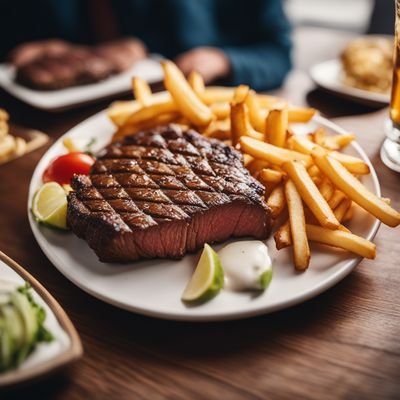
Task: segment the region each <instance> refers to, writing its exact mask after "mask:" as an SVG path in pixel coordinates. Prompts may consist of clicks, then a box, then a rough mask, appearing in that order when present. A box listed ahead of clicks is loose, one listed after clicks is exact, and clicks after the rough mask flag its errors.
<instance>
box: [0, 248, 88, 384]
mask: <svg viewBox="0 0 400 400" xmlns="http://www.w3.org/2000/svg"><path fill="white" fill-rule="evenodd" d="M0 278H1V279H4V280H7V281H10V282H15V283H16V284H17V285H18V286H20V285H24V284H25V282H29V283H30V284H31V286H32V290H31V293H32V295H33V298H34V300H35V301H36V302H37V303H38V304H40V305H41V306H42V307H43V308H44V309H45V311H46V319H45V322H44V325H45V327H46V328H47V329H48V330H49V331H50V332H51V334H52V335H53V340H52V341H51V342H49V343H39V344H38V345H37V346H36V348H35V350H34V351H33V352H32V354H30V355H29V356H28V358H27V359H26V360H25V361H24V362H23V363H22V364H21V365H20V366H19V367H18V368H16V369H12V370H10V371H7V372H5V373H0V388H1V387H3V386H9V385H15V384H20V383H22V382H25V381H29V380H32V379H36V378H38V377H41V376H43V375H45V374H48V373H50V372H52V371H54V370H55V369H58V368H60V367H62V366H65V365H67V364H69V363H70V362H72V361H74V360H76V359H77V358H79V357H80V356H81V354H82V345H81V342H80V339H79V337H78V335H77V333H76V331H75V328H74V327H73V326H72V323H71V321H70V320H69V318H68V317H67V316H66V314H65V312H64V311H63V310H62V308H61V306H60V305H59V304H58V303H57V302H56V300H55V299H54V298H53V297H52V296H51V295H50V294H49V293H48V292H47V291H46V289H44V288H43V286H41V284H40V283H39V282H38V281H36V280H35V279H34V278H33V277H32V276H31V275H30V274H29V273H28V272H27V271H25V270H24V269H23V268H22V267H21V266H19V265H18V264H16V263H15V261H13V260H11V259H10V258H9V257H7V256H6V255H5V254H3V253H1V254H0Z"/></svg>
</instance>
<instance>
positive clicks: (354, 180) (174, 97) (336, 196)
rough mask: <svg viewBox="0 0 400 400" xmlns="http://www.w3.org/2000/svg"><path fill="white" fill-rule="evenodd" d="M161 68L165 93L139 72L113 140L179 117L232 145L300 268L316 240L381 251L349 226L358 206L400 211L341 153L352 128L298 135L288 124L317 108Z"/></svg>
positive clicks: (381, 212)
mask: <svg viewBox="0 0 400 400" xmlns="http://www.w3.org/2000/svg"><path fill="white" fill-rule="evenodd" d="M162 66H163V70H164V84H165V87H166V89H167V91H166V92H161V93H155V94H153V93H152V92H151V89H150V87H149V86H148V84H147V83H146V82H145V81H143V80H141V79H140V78H137V77H135V78H133V80H132V89H133V94H134V97H135V98H136V101H124V102H116V103H114V104H112V105H111V107H110V109H109V113H108V115H109V117H110V119H111V120H112V121H113V122H114V124H115V125H116V126H117V131H116V133H115V135H114V140H119V139H121V138H123V137H124V136H126V135H130V134H134V133H136V132H139V131H142V130H144V129H150V128H153V127H155V126H158V125H162V124H167V123H171V122H174V123H178V124H182V125H184V126H190V127H194V128H195V129H196V130H198V131H199V132H201V133H202V134H204V135H205V136H207V137H212V138H218V139H220V140H223V141H225V142H227V143H229V144H232V145H233V146H235V147H236V148H237V149H239V150H240V151H241V152H242V153H243V156H244V164H245V166H246V168H247V169H248V170H249V172H250V173H251V174H252V175H253V176H254V177H256V178H257V179H258V180H259V181H260V182H261V183H262V184H263V185H264V186H265V189H266V191H265V200H266V203H267V204H268V206H269V208H270V210H271V215H272V218H273V219H274V221H276V222H277V224H278V223H279V221H283V223H282V224H281V225H280V226H279V228H278V229H277V230H276V232H275V235H274V239H275V243H276V247H277V249H278V250H280V249H283V248H286V247H291V248H292V251H293V260H294V266H295V268H296V269H298V270H303V271H304V270H306V269H307V268H308V266H309V263H310V255H311V252H310V247H309V242H310V241H314V242H319V243H323V244H325V245H328V246H333V247H337V248H341V249H344V250H348V251H351V252H353V253H355V254H357V255H360V256H362V257H366V258H374V257H375V254H376V248H375V245H374V244H373V243H372V242H370V241H368V240H366V239H364V238H362V237H359V236H357V235H354V234H353V233H351V232H350V230H349V229H348V228H347V227H345V225H344V224H345V223H346V222H347V221H350V220H351V218H352V215H353V209H354V208H355V207H356V206H358V207H361V208H362V209H364V210H365V211H367V212H368V213H370V214H372V215H373V216H375V217H376V218H378V219H379V220H381V221H382V222H383V223H385V224H386V225H388V226H391V227H395V226H397V225H399V224H400V213H399V212H397V211H396V210H394V209H393V208H392V207H391V206H390V200H388V199H385V198H379V197H377V196H376V195H374V194H373V193H372V192H371V191H369V190H368V189H367V188H366V187H365V186H364V185H363V184H362V183H361V181H360V180H359V177H360V176H362V175H366V174H369V172H370V170H369V166H368V164H366V163H365V162H364V161H363V160H361V159H359V158H357V157H353V156H349V155H347V154H343V153H341V152H340V150H341V149H343V148H344V147H346V146H347V145H349V144H350V143H351V142H352V141H353V140H354V138H355V136H354V134H351V133H349V134H346V135H335V136H330V135H327V133H326V131H325V130H324V129H323V128H319V129H317V130H316V131H315V132H312V133H310V134H309V135H304V136H303V135H302V136H299V135H294V134H293V132H292V131H291V128H290V124H291V123H294V122H296V123H307V122H308V121H310V120H311V119H312V117H313V116H314V114H315V110H314V109H312V108H298V107H291V106H290V105H289V104H288V103H287V102H286V101H285V100H283V99H281V98H278V97H275V96H268V95H264V94H258V93H256V92H255V91H253V90H251V89H250V88H249V87H248V86H246V85H240V86H238V87H236V88H226V87H205V86H204V82H203V79H202V77H201V76H200V75H199V74H198V73H196V72H192V73H191V74H190V75H189V77H188V79H186V78H185V77H184V75H183V74H182V73H181V71H180V70H179V69H178V68H177V67H176V66H175V64H173V63H172V62H170V61H165V62H163V63H162ZM286 210H287V213H286ZM286 215H287V216H286Z"/></svg>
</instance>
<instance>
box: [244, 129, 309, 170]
mask: <svg viewBox="0 0 400 400" xmlns="http://www.w3.org/2000/svg"><path fill="white" fill-rule="evenodd" d="M239 142H240V148H241V149H242V151H244V152H245V153H247V154H250V155H251V156H253V157H254V158H258V159H261V160H265V161H268V162H270V163H271V164H274V165H278V166H282V165H283V164H284V163H285V162H287V161H301V162H303V163H304V165H305V166H306V167H309V166H310V165H311V164H312V159H311V157H310V156H309V155H307V154H302V153H299V152H296V151H293V150H288V149H283V148H281V147H276V146H273V145H272V144H269V143H265V142H262V141H260V140H256V139H254V138H251V137H246V136H242V137H241V138H240V141H239Z"/></svg>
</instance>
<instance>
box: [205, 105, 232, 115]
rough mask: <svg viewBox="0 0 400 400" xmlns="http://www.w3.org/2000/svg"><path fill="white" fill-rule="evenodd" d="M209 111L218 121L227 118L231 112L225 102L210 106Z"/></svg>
mask: <svg viewBox="0 0 400 400" xmlns="http://www.w3.org/2000/svg"><path fill="white" fill-rule="evenodd" d="M210 109H211V111H212V113H213V114H214V115H215V116H216V117H217V118H218V119H225V118H229V114H230V112H231V107H230V106H229V103H226V102H219V103H213V104H211V105H210Z"/></svg>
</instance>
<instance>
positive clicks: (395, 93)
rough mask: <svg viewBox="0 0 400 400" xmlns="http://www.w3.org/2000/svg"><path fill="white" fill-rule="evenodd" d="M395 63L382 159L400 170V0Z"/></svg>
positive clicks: (395, 40)
mask: <svg viewBox="0 0 400 400" xmlns="http://www.w3.org/2000/svg"><path fill="white" fill-rule="evenodd" d="M395 7H396V23H395V28H394V29H395V39H394V65H393V82H392V96H391V100H390V112H389V117H390V118H389V119H388V120H387V121H386V126H385V131H386V140H385V141H384V143H383V146H382V148H381V158H382V161H383V162H384V163H385V164H386V165H387V166H388V167H389V168H391V169H393V170H395V171H398V172H400V0H396V6H395Z"/></svg>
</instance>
